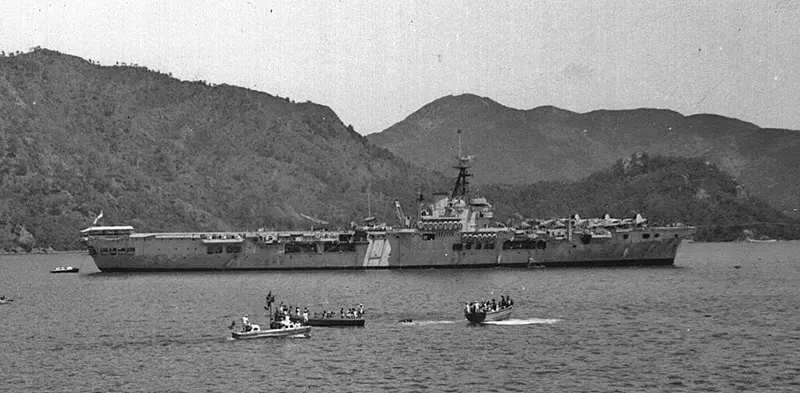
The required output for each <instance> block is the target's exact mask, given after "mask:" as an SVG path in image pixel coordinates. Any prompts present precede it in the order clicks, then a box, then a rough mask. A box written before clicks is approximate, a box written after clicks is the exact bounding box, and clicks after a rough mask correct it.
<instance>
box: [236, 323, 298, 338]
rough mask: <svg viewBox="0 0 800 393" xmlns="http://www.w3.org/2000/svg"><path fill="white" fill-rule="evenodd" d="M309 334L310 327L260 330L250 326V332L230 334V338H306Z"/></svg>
mask: <svg viewBox="0 0 800 393" xmlns="http://www.w3.org/2000/svg"><path fill="white" fill-rule="evenodd" d="M310 333H311V326H295V327H283V328H279V329H266V330H261V327H260V326H258V325H255V324H251V325H250V330H248V331H246V332H236V331H234V332H231V337H233V338H234V339H237V340H244V339H248V338H277V337H308V335H309V334H310Z"/></svg>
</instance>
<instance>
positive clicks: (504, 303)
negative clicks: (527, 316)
mask: <svg viewBox="0 0 800 393" xmlns="http://www.w3.org/2000/svg"><path fill="white" fill-rule="evenodd" d="M513 305H514V300H513V299H511V296H509V295H505V296H500V301H499V302H497V301H495V299H491V300H484V301H482V302H474V303H464V313H465V314H472V313H478V312H495V311H500V310H502V309H505V308H509V307H511V306H513Z"/></svg>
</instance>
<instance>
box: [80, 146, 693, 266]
mask: <svg viewBox="0 0 800 393" xmlns="http://www.w3.org/2000/svg"><path fill="white" fill-rule="evenodd" d="M470 161H471V157H462V156H461V154H460V153H459V157H458V163H457V166H456V167H455V168H456V169H458V177H457V178H456V181H455V185H454V187H453V189H452V191H451V192H449V193H448V194H440V195H438V197H436V198H435V200H434V203H433V204H431V205H429V206H427V207H423V206H420V209H419V213H418V216H417V217H416V218H415V219H414V220H413V222H412V219H411V218H409V217H406V216H405V215H404V214H403V212H402V209H401V208H400V204H399V202H398V201H395V209H396V213H397V215H398V217H399V218H400V219H401V220H402V222H403V225H401V226H402V228H392V227H389V226H386V225H375V224H374V223H372V224H369V225H365V226H361V227H357V228H353V229H351V230H345V231H324V230H317V231H263V230H261V231H254V232H202V233H201V232H198V233H185V232H182V233H135V231H134V228H133V227H131V226H92V227H89V228H86V229H84V230H82V231H81V240H82V242H83V243H84V244H85V245H86V247H87V249H88V251H89V255H90V256H91V257H92V258H93V259H94V261H95V264H96V265H97V267H98V268H99V269H100V270H102V271H104V272H127V271H182V270H187V271H188V270H303V269H423V268H424V269H427V268H485V267H530V268H543V267H572V266H581V267H587V266H624V265H672V264H674V261H675V254H676V253H677V250H678V247H679V246H680V244H681V242H682V240H683V239H684V238H686V237H689V236H691V235H693V234H694V231H695V228H694V227H691V226H683V225H679V224H676V225H670V226H649V225H647V221H646V220H645V219H644V218H642V217H641V216H640V215H637V217H636V218H628V219H615V218H611V217H609V216H606V217H604V218H596V219H581V218H580V217H579V216H577V215H575V216H574V217H568V218H562V219H552V220H542V221H534V222H533V223H530V224H526V225H523V226H521V227H508V226H505V225H502V224H497V223H496V222H495V219H494V212H493V210H492V206H491V204H490V203H489V202H488V201H487V200H486V199H484V198H472V199H470V198H469V196H468V195H469V188H468V178H469V177H470V176H471V174H470V173H469V171H468V168H469V163H470Z"/></svg>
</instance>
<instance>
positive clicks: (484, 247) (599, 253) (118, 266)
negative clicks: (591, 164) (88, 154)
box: [86, 227, 693, 272]
mask: <svg viewBox="0 0 800 393" xmlns="http://www.w3.org/2000/svg"><path fill="white" fill-rule="evenodd" d="M692 233H693V229H692V228H689V227H661V228H649V229H646V230H635V231H630V232H616V233H614V234H613V235H612V236H611V237H600V238H592V239H588V241H587V239H585V238H584V239H582V238H580V237H578V236H576V237H575V238H572V239H569V240H567V239H539V240H538V241H534V242H532V243H530V244H528V245H526V247H523V248H520V247H515V246H513V245H509V242H508V240H510V239H511V238H512V237H513V234H509V236H497V238H496V239H494V240H493V242H491V243H486V242H484V243H478V242H474V243H472V242H464V238H463V236H462V235H463V234H462V233H460V232H449V233H445V232H440V233H427V232H422V231H414V232H382V233H379V234H374V233H370V234H369V236H368V240H367V241H363V242H358V243H355V244H351V245H350V247H349V248H348V249H347V250H346V251H335V249H334V251H324V248H323V247H322V246H319V247H316V246H314V247H311V248H310V249H308V248H307V249H304V250H302V251H300V252H287V250H289V248H288V247H285V245H283V244H281V243H270V244H264V243H262V242H258V241H256V240H254V239H250V238H245V239H244V240H243V241H241V243H240V247H238V248H234V249H231V248H228V247H221V248H219V249H217V250H216V251H219V252H214V253H209V250H210V249H209V247H208V246H207V244H204V243H203V242H202V241H200V239H199V238H198V237H194V236H186V237H170V238H158V237H154V236H138V237H137V236H130V237H128V236H124V237H118V238H89V239H87V241H86V243H87V245H88V246H89V249H90V254H91V256H92V258H93V259H94V261H95V263H96V264H97V267H98V268H99V269H100V270H102V271H107V272H124V271H183V270H201V271H202V270H208V271H224V270H334V269H430V268H443V269H451V268H457V269H458V268H488V267H543V266H544V267H587V266H646V265H672V264H673V263H674V259H675V254H676V253H677V250H678V246H679V245H680V244H681V241H682V240H683V238H684V237H686V236H689V235H691V234H692ZM122 250H125V251H124V252H123V251H122ZM232 250H233V251H234V252H229V251H232ZM112 254H113V255H112Z"/></svg>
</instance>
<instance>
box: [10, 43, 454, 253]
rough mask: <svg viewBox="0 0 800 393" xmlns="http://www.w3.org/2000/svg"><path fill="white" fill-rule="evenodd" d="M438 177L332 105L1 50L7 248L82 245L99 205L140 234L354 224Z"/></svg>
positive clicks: (108, 218)
mask: <svg viewBox="0 0 800 393" xmlns="http://www.w3.org/2000/svg"><path fill="white" fill-rule="evenodd" d="M437 179H439V177H438V175H436V174H434V173H432V172H430V171H425V170H423V169H420V168H415V167H412V166H411V165H409V164H407V163H405V162H404V161H402V160H400V159H399V158H397V157H396V156H394V155H393V154H391V153H389V152H387V151H386V150H384V149H381V148H378V147H375V146H373V145H371V144H370V143H368V142H367V140H366V139H365V138H364V137H362V136H361V135H359V134H358V133H356V132H355V131H354V130H353V129H352V127H349V126H345V125H344V124H342V122H341V121H340V120H339V118H338V117H337V116H336V114H335V113H334V112H333V111H332V110H331V109H330V108H328V107H326V106H323V105H318V104H314V103H311V102H305V103H295V102H292V101H291V100H290V99H289V98H280V97H275V96H271V95H269V94H266V93H262V92H256V91H252V90H247V89H243V88H238V87H233V86H226V85H220V86H210V85H208V84H206V83H204V82H202V81H199V82H186V81H180V80H177V79H174V78H172V77H170V76H169V75H165V74H162V73H158V72H154V71H150V70H147V69H145V68H143V67H137V66H130V65H120V66H100V65H97V64H93V63H92V62H90V61H87V60H83V59H80V58H77V57H73V56H69V55H65V54H61V53H58V52H54V51H50V50H41V49H40V50H35V51H32V52H29V53H24V54H16V55H14V56H10V57H9V56H7V57H0V247H2V248H13V247H22V248H24V249H30V248H35V247H44V246H53V247H54V248H55V249H73V248H76V247H78V244H77V237H78V230H79V229H82V228H85V227H87V226H88V225H89V224H91V222H92V220H93V219H94V218H95V217H96V215H98V214H99V213H100V212H101V211H103V212H104V218H103V219H102V220H101V222H100V223H101V224H108V225H110V224H131V225H134V226H135V227H136V229H137V230H140V231H148V230H153V231H155V230H165V231H166V230H169V231H178V230H225V229H234V228H235V229H248V228H250V229H255V228H259V227H281V228H297V227H310V226H312V225H314V223H313V222H311V221H309V220H307V219H305V218H303V217H302V216H301V214H305V215H308V216H310V217H315V218H317V219H319V220H325V221H329V222H330V225H334V226H347V225H348V224H349V223H350V221H351V220H354V219H357V218H358V217H366V216H367V215H368V211H367V210H368V206H367V201H368V200H370V199H371V202H372V206H374V207H376V210H377V209H383V210H384V211H385V210H388V209H389V206H390V205H391V201H392V199H393V198H395V197H400V198H403V199H404V200H407V201H413V199H414V197H415V193H416V190H417V189H418V188H419V187H420V186H425V187H430V186H429V184H430V183H431V182H432V181H436V180H437ZM368 190H369V193H370V195H369V197H368V195H367V192H368ZM378 212H379V213H380V211H378ZM388 213H389V214H391V211H389V212H388Z"/></svg>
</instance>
